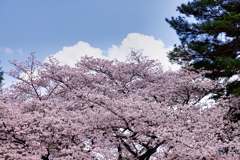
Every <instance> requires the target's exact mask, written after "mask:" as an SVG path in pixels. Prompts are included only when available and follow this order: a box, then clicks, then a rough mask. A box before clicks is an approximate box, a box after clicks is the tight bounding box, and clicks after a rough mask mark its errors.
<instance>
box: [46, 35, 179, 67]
mask: <svg viewBox="0 0 240 160" xmlns="http://www.w3.org/2000/svg"><path fill="white" fill-rule="evenodd" d="M131 49H134V50H142V55H143V56H148V57H149V58H150V59H157V60H159V61H160V62H161V63H162V65H163V66H164V69H168V67H171V68H172V69H173V70H176V69H179V66H177V65H171V63H170V62H169V61H168V58H167V54H166V53H167V52H168V51H170V50H172V49H173V47H165V46H164V43H163V42H162V41H161V40H160V39H159V40H156V39H155V38H154V37H153V36H148V35H143V34H139V33H130V34H128V35H127V37H126V38H124V39H123V41H122V43H121V44H120V45H119V46H117V45H112V47H111V48H108V50H107V56H103V52H102V50H101V49H100V48H94V47H92V46H90V45H89V44H88V43H86V42H82V41H79V42H78V43H77V44H76V45H74V46H70V47H63V49H62V50H61V51H59V52H57V53H56V54H54V55H53V57H55V58H57V59H58V60H59V61H60V63H61V64H68V65H70V66H74V64H75V63H76V62H77V60H80V58H81V57H82V56H85V55H88V56H93V57H96V58H107V59H115V58H116V59H118V60H120V61H124V60H126V57H127V56H128V55H129V54H130V52H131ZM46 61H47V58H46V59H45V62H46Z"/></svg>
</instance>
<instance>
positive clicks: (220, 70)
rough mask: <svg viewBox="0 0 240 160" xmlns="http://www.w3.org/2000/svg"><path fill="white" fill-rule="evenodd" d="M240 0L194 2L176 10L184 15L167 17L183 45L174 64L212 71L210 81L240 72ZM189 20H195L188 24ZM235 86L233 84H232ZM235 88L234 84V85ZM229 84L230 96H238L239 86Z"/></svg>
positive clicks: (175, 51)
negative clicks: (188, 18)
mask: <svg viewBox="0 0 240 160" xmlns="http://www.w3.org/2000/svg"><path fill="white" fill-rule="evenodd" d="M239 8H240V1H239V0H193V1H192V2H188V3H187V4H182V5H181V6H178V7H177V10H178V11H179V12H180V13H181V14H184V15H185V16H179V17H176V18H175V17H172V18H171V19H168V18H166V21H167V22H168V23H169V24H170V25H171V27H172V28H173V29H175V30H176V32H177V34H178V36H179V39H180V41H181V45H178V46H177V45H176V46H175V48H174V49H173V51H171V52H169V54H168V57H169V59H170V61H171V62H172V63H178V64H180V65H183V66H194V68H195V69H201V68H203V67H204V68H205V69H206V70H210V71H212V73H211V74H207V75H206V76H207V77H208V78H211V79H213V80H220V79H222V78H225V79H229V78H231V77H232V76H233V75H236V74H239V70H240V58H239V55H240V9H239ZM186 17H193V18H195V20H196V22H189V21H188V20H187V18H186ZM232 83H233V82H232ZM232 85H233V84H232ZM232 85H231V84H229V85H228V86H229V87H226V89H227V94H234V95H236V96H238V95H239V91H240V83H238V82H236V83H234V88H232V87H230V86H232Z"/></svg>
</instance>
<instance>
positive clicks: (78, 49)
mask: <svg viewBox="0 0 240 160" xmlns="http://www.w3.org/2000/svg"><path fill="white" fill-rule="evenodd" d="M85 55H88V56H93V57H96V58H104V57H103V56H102V51H101V50H100V49H99V48H94V47H92V46H90V45H89V44H88V43H86V42H82V41H79V42H78V43H77V44H76V45H74V46H69V47H63V49H62V50H61V51H59V52H57V53H56V54H54V55H52V56H53V57H54V58H56V59H57V60H59V62H60V64H63V65H65V64H67V65H70V66H74V64H75V63H76V62H77V60H80V59H81V57H83V56H85ZM46 61H48V58H46V59H45V62H46Z"/></svg>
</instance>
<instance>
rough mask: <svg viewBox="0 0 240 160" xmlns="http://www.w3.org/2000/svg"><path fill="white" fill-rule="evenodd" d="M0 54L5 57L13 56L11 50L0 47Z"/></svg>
mask: <svg viewBox="0 0 240 160" xmlns="http://www.w3.org/2000/svg"><path fill="white" fill-rule="evenodd" d="M0 52H4V53H5V54H7V55H13V54H14V52H13V50H12V49H11V48H9V47H0Z"/></svg>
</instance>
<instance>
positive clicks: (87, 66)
mask: <svg viewBox="0 0 240 160" xmlns="http://www.w3.org/2000/svg"><path fill="white" fill-rule="evenodd" d="M12 64H13V65H15V66H16V69H15V70H12V71H10V72H9V74H10V75H11V76H13V77H15V78H17V79H18V81H17V82H16V84H14V85H12V86H11V87H9V88H7V89H6V90H5V91H4V94H2V95H0V158H5V159H33V160H37V159H43V160H47V159H54V160H55V159H139V160H147V159H209V158H212V159H239V158H240V156H239V151H238V149H239V146H240V139H239V134H240V132H239V125H240V123H239V122H238V121H237V122H234V121H232V120H231V116H232V115H234V114H239V110H238V109H237V107H238V106H239V99H237V98H236V97H223V98H222V99H219V100H218V101H217V102H216V103H210V104H207V105H206V104H203V103H200V100H201V99H202V98H203V97H205V96H206V95H209V93H211V92H212V91H214V90H216V89H219V87H221V86H220V84H218V83H216V82H213V81H211V80H209V79H207V78H203V77H204V76H203V75H204V74H206V73H207V72H206V71H204V72H199V73H196V72H191V71H189V70H184V69H182V70H179V71H177V72H172V71H166V72H164V71H163V70H162V66H161V64H160V63H158V62H157V61H155V60H149V59H147V58H146V57H142V56H141V55H140V54H138V53H137V52H135V51H133V52H132V54H131V56H130V57H129V59H128V60H127V61H126V62H119V61H117V60H114V61H109V60H105V59H94V58H92V57H83V58H82V59H81V60H80V61H79V62H78V63H77V64H76V66H75V67H69V66H67V65H65V66H61V65H59V63H58V61H57V60H55V59H54V58H50V61H49V63H44V64H41V63H40V62H38V61H36V60H35V56H34V55H33V54H31V57H29V59H28V60H27V61H26V62H22V63H17V62H16V61H13V62H12ZM229 107H232V108H234V107H235V108H236V109H235V110H232V111H231V112H229Z"/></svg>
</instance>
